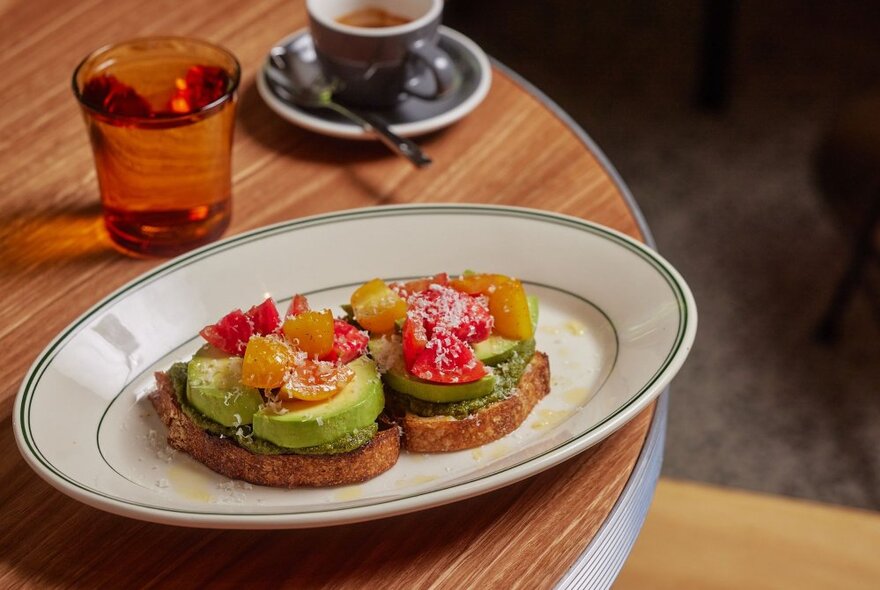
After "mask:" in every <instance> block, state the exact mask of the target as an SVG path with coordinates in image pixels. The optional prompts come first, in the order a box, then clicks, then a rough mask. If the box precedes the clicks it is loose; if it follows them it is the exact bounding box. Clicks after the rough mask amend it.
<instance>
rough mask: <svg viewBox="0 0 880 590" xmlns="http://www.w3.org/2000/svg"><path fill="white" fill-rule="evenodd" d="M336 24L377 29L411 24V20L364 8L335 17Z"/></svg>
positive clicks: (383, 11) (381, 10)
mask: <svg viewBox="0 0 880 590" xmlns="http://www.w3.org/2000/svg"><path fill="white" fill-rule="evenodd" d="M336 22H338V23H339V24H342V25H348V26H350V27H365V28H370V29H378V28H381V27H396V26H399V25H405V24H407V23H409V22H412V19H409V18H406V17H404V16H399V15H396V14H393V13H391V12H388V11H387V10H385V9H384V8H374V7H372V6H366V7H364V8H359V9H358V10H355V11H354V12H349V13H348V14H343V15H342V16H339V17H336Z"/></svg>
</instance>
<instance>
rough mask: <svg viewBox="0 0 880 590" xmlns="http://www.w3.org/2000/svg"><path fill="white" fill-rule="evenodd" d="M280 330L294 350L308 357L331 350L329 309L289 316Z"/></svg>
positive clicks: (330, 314)
mask: <svg viewBox="0 0 880 590" xmlns="http://www.w3.org/2000/svg"><path fill="white" fill-rule="evenodd" d="M281 330H282V331H283V332H284V335H285V336H286V337H287V339H288V340H290V342H291V344H292V345H293V347H294V348H296V349H298V350H302V351H303V352H305V353H307V354H308V355H309V356H314V357H319V356H322V355H325V354H327V353H329V352H330V350H331V349H332V348H333V314H332V313H331V312H330V310H329V309H325V310H323V311H303V312H301V313H299V314H298V315H295V316H289V317H288V318H287V319H285V320H284V325H283V326H282V327H281Z"/></svg>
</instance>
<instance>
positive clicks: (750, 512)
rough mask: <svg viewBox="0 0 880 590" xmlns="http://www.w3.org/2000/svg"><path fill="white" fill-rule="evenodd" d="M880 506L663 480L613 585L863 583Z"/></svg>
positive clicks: (877, 540)
mask: <svg viewBox="0 0 880 590" xmlns="http://www.w3.org/2000/svg"><path fill="white" fill-rule="evenodd" d="M878 547H880V514H878V513H877V512H869V511H867V510H856V509H853V508H843V507H840V506H830V505H827V504H820V503H818V502H811V501H807V500H797V499H794V498H784V497H781V496H770V495H767V494H758V493H754V492H746V491H742V490H731V489H725V488H719V487H716V486H710V485H705V484H697V483H691V482H682V481H676V480H669V479H661V480H660V483H659V484H658V485H657V491H656V494H655V497H654V503H653V504H652V506H651V511H650V512H649V513H648V518H647V520H646V521H645V526H644V528H643V529H642V532H641V534H640V535H639V539H638V540H637V541H636V544H635V547H633V551H632V554H631V556H630V559H629V560H628V561H627V563H626V565H624V567H623V571H621V573H620V577H619V578H618V579H617V582H616V584H615V590H641V589H642V588H651V589H653V590H666V589H669V590H676V589H678V588H701V589H703V590H734V589H738V588H750V589H752V590H763V589H767V590H770V589H774V588H797V589H798V590H820V589H825V588H847V589H848V590H861V589H864V590H869V589H873V588H877V582H878V581H880V559H877V548H878Z"/></svg>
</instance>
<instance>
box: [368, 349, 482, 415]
mask: <svg viewBox="0 0 880 590" xmlns="http://www.w3.org/2000/svg"><path fill="white" fill-rule="evenodd" d="M369 351H370V355H371V356H372V357H373V358H375V359H381V360H379V363H380V364H381V365H382V367H383V368H384V369H385V372H384V373H383V375H382V378H383V379H384V381H385V383H386V384H387V385H388V387H390V388H391V389H393V390H395V391H399V392H400V393H405V394H407V395H410V396H412V397H414V398H417V399H421V400H425V401H429V402H437V403H447V402H457V401H462V400H467V399H474V398H478V397H483V396H484V395H489V394H490V393H492V391H493V390H494V389H495V375H494V374H493V373H491V372H490V373H489V374H488V375H486V376H485V377H483V378H482V379H480V380H478V381H472V382H471V383H433V382H431V381H425V380H424V379H419V378H418V377H416V376H414V375H412V374H410V373H409V372H408V371H407V370H406V368H405V367H404V363H403V348H402V347H401V345H400V342H399V341H397V340H391V339H389V338H373V339H372V340H370V344H369Z"/></svg>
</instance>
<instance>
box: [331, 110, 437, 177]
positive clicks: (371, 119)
mask: <svg viewBox="0 0 880 590" xmlns="http://www.w3.org/2000/svg"><path fill="white" fill-rule="evenodd" d="M325 106H326V107H327V108H329V109H333V110H334V111H336V112H337V113H339V114H340V115H342V116H343V117H346V118H348V119H351V121H352V122H354V123H357V124H358V125H360V126H361V127H363V128H364V129H366V130H367V131H372V132H373V133H375V134H376V137H378V138H379V139H380V140H382V143H384V144H385V145H387V146H388V147H389V148H391V150H392V151H394V152H396V153H398V154H400V155H401V156H403V157H404V158H406V159H407V160H409V161H410V162H412V163H413V165H415V166H416V168H424V167H425V166H427V165H428V164H430V163H431V158H429V157H428V156H426V155H425V153H424V152H423V151H422V149H421V148H420V147H419V146H418V145H417V144H416V143H415V142H414V141H412V140H409V139H407V138H405V137H400V136H399V135H397V134H396V133H394V132H393V131H391V129H389V128H388V124H387V123H386V122H385V121H383V120H382V119H381V118H379V117H377V116H376V115H373V114H370V113H364V112H355V111H352V110H351V109H349V108H347V107H344V106H342V105H340V104H338V103H335V102H328V103H325Z"/></svg>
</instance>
